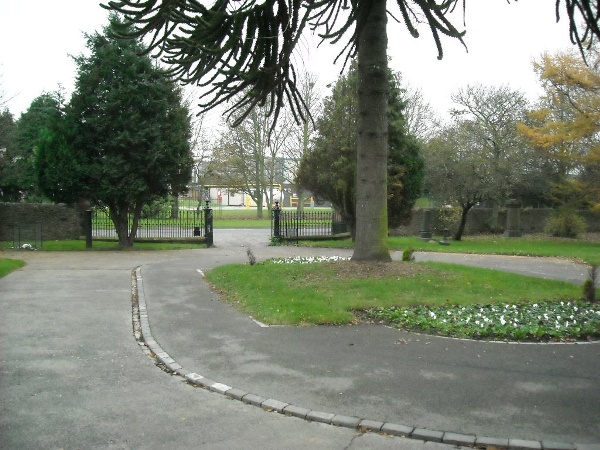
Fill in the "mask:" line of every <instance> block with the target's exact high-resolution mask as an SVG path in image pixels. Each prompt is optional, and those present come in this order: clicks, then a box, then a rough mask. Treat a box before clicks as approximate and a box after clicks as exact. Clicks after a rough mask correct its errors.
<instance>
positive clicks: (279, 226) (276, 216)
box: [271, 206, 348, 239]
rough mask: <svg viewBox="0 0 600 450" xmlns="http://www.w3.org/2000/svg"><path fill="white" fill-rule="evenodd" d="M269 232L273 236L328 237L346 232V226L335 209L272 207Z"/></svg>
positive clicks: (289, 237)
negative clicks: (293, 209) (291, 209)
mask: <svg viewBox="0 0 600 450" xmlns="http://www.w3.org/2000/svg"><path fill="white" fill-rule="evenodd" d="M271 223H272V226H271V234H272V236H273V237H275V238H282V239H294V238H296V239H298V238H308V239H310V238H319V237H329V236H335V235H338V234H342V233H346V232H348V226H347V224H346V223H345V222H344V220H343V219H342V217H341V215H340V214H339V213H338V212H335V211H303V212H298V211H283V210H281V209H279V208H278V206H276V207H275V208H273V214H272V220H271Z"/></svg>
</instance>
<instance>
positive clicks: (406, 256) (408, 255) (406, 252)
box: [402, 248, 415, 262]
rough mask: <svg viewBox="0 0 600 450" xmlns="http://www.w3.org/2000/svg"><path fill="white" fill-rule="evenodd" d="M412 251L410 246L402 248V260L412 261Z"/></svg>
mask: <svg viewBox="0 0 600 450" xmlns="http://www.w3.org/2000/svg"><path fill="white" fill-rule="evenodd" d="M414 252H415V251H414V249H412V248H407V249H406V250H404V251H403V252H402V261H407V262H408V261H414V260H415V257H414V255H413V253H414Z"/></svg>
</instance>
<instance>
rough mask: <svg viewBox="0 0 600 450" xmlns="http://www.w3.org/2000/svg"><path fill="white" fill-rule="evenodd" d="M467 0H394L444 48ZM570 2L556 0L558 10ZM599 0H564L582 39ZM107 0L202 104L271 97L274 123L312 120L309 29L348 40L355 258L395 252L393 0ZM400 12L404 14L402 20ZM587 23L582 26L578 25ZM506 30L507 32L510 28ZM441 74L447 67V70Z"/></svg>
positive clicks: (407, 22)
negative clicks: (303, 57) (353, 103)
mask: <svg viewBox="0 0 600 450" xmlns="http://www.w3.org/2000/svg"><path fill="white" fill-rule="evenodd" d="M465 3H466V2H465V1H464V0H463V1H462V2H460V1H459V0H395V1H394V2H393V4H394V5H395V6H397V8H396V9H395V10H392V8H390V9H389V16H390V17H392V19H393V20H395V21H396V22H397V23H402V25H403V26H404V27H405V28H406V29H407V30H408V31H409V32H410V33H411V34H412V35H413V36H415V37H418V34H419V33H418V30H417V28H418V25H419V24H420V23H425V25H426V27H428V28H429V30H430V32H431V34H432V35H433V38H434V41H435V44H436V47H437V50H438V57H439V58H441V57H442V55H443V51H442V42H441V37H442V36H446V37H450V38H455V39H459V40H460V41H462V40H463V36H464V32H462V31H459V30H458V29H457V28H456V27H455V26H454V25H453V24H452V23H451V22H450V20H449V19H448V17H449V14H450V13H451V12H452V11H453V10H454V9H455V8H456V7H457V5H463V8H464V7H465ZM561 3H562V1H561V0H556V2H555V6H556V11H557V16H559V10H560V6H561ZM599 3H600V0H596V1H593V0H565V5H566V12H567V17H568V20H569V23H570V31H571V39H572V40H573V42H575V43H577V44H578V45H580V46H582V45H583V43H584V42H585V41H586V40H593V39H596V38H597V37H598V36H600V30H599V29H598V25H597V20H598V14H599V12H598V4H599ZM107 7H108V8H110V9H113V10H115V11H118V12H120V13H122V14H123V15H124V16H125V17H126V18H127V21H128V22H127V23H126V24H125V25H128V24H133V25H134V28H127V27H124V29H123V30H121V35H122V36H129V37H137V38H140V37H149V39H150V45H149V48H148V52H155V53H158V54H161V55H162V56H163V60H164V61H165V62H166V63H168V64H169V66H170V69H169V71H170V73H171V74H172V75H174V76H175V77H176V78H178V79H180V80H182V81H184V82H186V83H193V84H198V85H200V86H203V87H205V89H206V90H205V93H204V94H203V96H202V103H201V106H202V107H203V108H204V109H210V108H214V107H216V106H217V105H220V104H223V103H224V102H227V101H229V100H232V99H233V98H234V97H235V96H236V95H239V94H242V96H241V98H240V100H238V101H236V102H235V103H234V104H233V105H232V106H231V107H230V109H229V112H230V113H232V112H236V111H242V114H240V115H239V116H238V117H239V119H240V120H242V119H243V118H244V116H245V115H246V114H248V113H249V111H250V110H251V109H252V108H253V107H255V106H257V105H262V106H266V107H267V108H268V111H269V115H271V116H272V117H273V123H275V122H276V120H277V117H278V115H279V113H280V112H281V110H282V108H283V107H289V108H290V109H291V110H292V111H293V113H294V115H295V116H296V118H297V120H299V119H305V118H306V117H305V116H306V115H305V104H304V101H303V99H302V97H301V95H300V93H299V90H298V87H297V86H296V70H295V68H294V66H293V64H292V58H291V55H292V53H293V51H294V50H295V48H296V46H297V44H298V42H299V40H300V37H301V35H302V33H303V31H304V30H305V29H311V30H313V31H314V32H315V33H317V34H318V35H319V36H320V37H321V38H322V39H323V40H328V41H330V42H332V43H341V44H342V50H341V52H340V54H339V56H338V58H339V57H342V58H346V60H347V59H348V58H354V57H356V58H357V60H358V73H359V82H358V98H359V100H358V108H359V120H358V124H357V134H358V151H357V174H358V176H357V184H356V186H357V189H356V194H357V195H356V199H357V210H356V211H357V235H356V243H355V248H354V253H353V256H352V258H353V259H354V260H357V261H361V260H381V261H390V260H391V258H390V254H389V250H388V248H387V208H386V193H387V186H386V182H387V148H388V143H387V134H386V132H387V124H386V123H385V122H386V118H387V112H386V111H387V95H388V84H387V31H386V30H387V18H388V8H387V2H386V0H356V1H350V2H349V1H348V0H309V1H305V0H289V1H285V0H247V1H243V2H231V1H229V0H216V1H215V2H213V3H212V6H211V7H207V6H205V5H203V4H202V3H201V2H199V1H198V0H163V1H157V0H114V1H110V2H109V3H108V6H107ZM396 17H400V18H401V19H396ZM580 22H581V25H580ZM507 32H508V31H507ZM440 76H442V75H440Z"/></svg>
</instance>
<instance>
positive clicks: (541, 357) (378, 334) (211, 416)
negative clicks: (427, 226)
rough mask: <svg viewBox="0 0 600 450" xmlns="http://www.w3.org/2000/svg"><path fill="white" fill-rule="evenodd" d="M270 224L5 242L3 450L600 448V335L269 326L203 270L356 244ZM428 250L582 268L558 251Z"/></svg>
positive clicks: (552, 270)
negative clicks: (15, 266) (196, 234)
mask: <svg viewBox="0 0 600 450" xmlns="http://www.w3.org/2000/svg"><path fill="white" fill-rule="evenodd" d="M264 233H265V231H264V230H259V231H255V230H243V231H237V232H229V233H228V232H226V231H224V230H216V234H215V242H216V243H217V247H215V248H211V249H198V250H189V251H173V252H93V253H86V252H81V253H75V252H72V253H54V252H18V253H16V252H15V253H9V254H5V255H3V256H8V257H15V258H21V259H25V260H26V261H27V266H26V267H25V268H23V269H21V270H19V271H16V272H14V273H12V274H11V275H9V276H8V277H5V278H3V279H0V448H1V449H28V448H31V449H34V448H35V449H39V448H44V449H45V448H65V449H68V448H111V449H112V448H115V449H129V448H131V449H162V448H184V447H187V448H207V449H238V448H248V447H261V448H266V449H271V448H273V449H274V448H290V449H305V448H319V449H321V448H322V449H346V448H348V449H368V448H377V449H386V448H402V449H438V448H439V449H445V448H449V447H451V446H452V447H455V446H456V445H459V446H472V445H481V446H485V447H488V448H490V447H492V446H500V447H508V448H515V449H516V448H540V449H541V448H548V449H551V448H555V449H562V448H570V449H575V448H576V449H579V450H599V449H600V408H599V407H598V405H600V344H599V343H580V344H507V343H494V342H474V341H464V340H455V339H444V338H436V337H431V336H425V335H418V334H411V333H404V332H401V331H399V330H394V329H390V328H385V327H381V326H377V325H353V326H318V327H265V326H264V325H262V324H260V323H257V322H256V321H254V320H252V318H250V317H247V316H245V315H244V314H242V313H240V312H238V311H235V310H233V309H232V308H231V307H230V306H229V305H226V304H223V303H221V302H220V301H219V300H218V298H217V296H216V295H215V294H214V293H213V292H212V291H211V290H210V289H209V286H208V285H207V283H206V282H205V281H204V278H203V273H204V272H206V271H207V270H210V269H211V268H212V267H215V266H217V265H221V264H226V263H229V262H244V261H247V255H246V251H247V249H248V248H251V249H252V251H253V253H254V255H255V256H256V257H257V258H258V259H259V260H260V259H265V258H269V257H273V256H291V255H297V254H299V255H315V254H317V253H318V254H327V255H333V254H340V255H344V254H346V253H348V254H349V252H345V251H339V250H323V249H319V250H317V249H307V248H296V247H269V246H267V243H268V236H267V237H266V239H265V236H263V235H264ZM267 233H268V232H267ZM399 256H400V255H395V257H399ZM424 258H430V259H433V258H437V259H443V258H451V259H452V260H453V262H461V263H464V264H472V265H481V266H490V265H491V266H493V267H496V268H499V269H501V270H511V271H515V272H519V273H521V272H520V271H524V272H526V273H530V274H534V275H535V276H542V277H548V278H557V279H565V280H568V281H572V282H582V279H581V278H580V277H585V268H584V267H581V266H578V265H576V264H572V263H568V262H564V261H560V260H554V259H542V260H540V259H531V258H502V257H498V258H489V257H476V256H466V255H464V256H463V255H458V256H450V255H438V254H417V259H424ZM280 282H284V280H273V283H274V285H276V284H277V283H280ZM134 294H137V295H134ZM132 297H135V298H138V299H139V301H140V307H141V308H140V312H141V321H140V322H134V323H135V326H134V325H132ZM133 317H134V319H135V318H136V317H138V316H137V314H134V315H133ZM140 330H141V331H144V335H143V336H141V335H140V333H139V331H140ZM136 337H137V338H138V339H136ZM150 351H152V352H153V354H152V355H149V353H150ZM151 356H152V357H151ZM157 364H158V367H157ZM161 369H162V370H161ZM286 414H287V415H286ZM365 431H370V432H365ZM401 436H406V437H401ZM436 441H441V442H436Z"/></svg>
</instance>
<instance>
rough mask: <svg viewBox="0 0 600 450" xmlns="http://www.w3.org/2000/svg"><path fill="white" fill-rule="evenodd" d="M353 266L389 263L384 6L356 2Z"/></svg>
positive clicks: (373, 0)
mask: <svg viewBox="0 0 600 450" xmlns="http://www.w3.org/2000/svg"><path fill="white" fill-rule="evenodd" d="M360 3H362V4H361V5H360V7H362V8H366V9H367V10H368V12H367V14H366V15H364V16H362V15H361V17H364V21H363V22H361V23H358V24H357V27H359V36H358V77H359V78H358V151H357V164H356V241H355V246H354V253H353V255H352V259H353V260H355V261H391V257H390V252H389V249H388V246H387V237H388V228H387V223H388V220H387V152H388V119H387V108H388V90H389V86H388V74H387V32H386V24H387V15H386V0H360V1H359V4H360Z"/></svg>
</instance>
